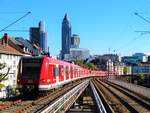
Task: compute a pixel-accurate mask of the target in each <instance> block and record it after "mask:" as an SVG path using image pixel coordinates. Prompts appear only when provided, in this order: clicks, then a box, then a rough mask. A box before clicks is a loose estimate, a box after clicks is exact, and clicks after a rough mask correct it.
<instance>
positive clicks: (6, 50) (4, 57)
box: [0, 34, 25, 98]
mask: <svg viewBox="0 0 150 113" xmlns="http://www.w3.org/2000/svg"><path fill="white" fill-rule="evenodd" d="M23 55H25V54H24V52H23V51H22V49H20V47H19V46H18V45H17V44H16V42H15V41H14V40H12V39H11V38H10V37H8V36H7V34H5V35H4V37H3V38H2V39H1V40H0V63H2V64H4V63H5V64H6V67H5V68H4V69H2V70H0V73H3V74H6V73H7V71H8V70H9V72H8V79H7V80H5V81H2V84H4V85H5V87H4V88H3V92H2V91H1V92H0V98H3V96H6V87H8V86H9V88H15V87H16V85H17V73H18V64H19V60H20V58H21V57H22V56H23Z"/></svg>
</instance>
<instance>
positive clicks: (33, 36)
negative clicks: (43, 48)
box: [30, 27, 40, 46]
mask: <svg viewBox="0 0 150 113" xmlns="http://www.w3.org/2000/svg"><path fill="white" fill-rule="evenodd" d="M30 41H31V42H32V43H34V44H36V45H38V46H40V31H39V28H38V27H31V28H30Z"/></svg>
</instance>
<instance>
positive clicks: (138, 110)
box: [93, 79, 150, 113]
mask: <svg viewBox="0 0 150 113" xmlns="http://www.w3.org/2000/svg"><path fill="white" fill-rule="evenodd" d="M93 83H94V84H95V86H96V87H97V89H99V90H101V91H100V92H101V93H102V94H103V95H105V96H104V98H105V99H104V100H105V101H106V103H108V104H109V106H110V107H111V108H112V110H113V111H112V112H115V113H120V112H121V113H124V112H125V113H130V112H132V113H150V103H149V102H147V101H146V100H143V99H140V97H139V96H138V95H136V94H134V93H133V92H130V91H127V90H126V89H124V88H122V87H119V86H117V85H115V84H112V83H108V82H102V81H101V80H100V79H94V80H93Z"/></svg>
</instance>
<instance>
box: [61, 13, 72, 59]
mask: <svg viewBox="0 0 150 113" xmlns="http://www.w3.org/2000/svg"><path fill="white" fill-rule="evenodd" d="M61 37H62V49H61V59H64V56H65V54H69V53H70V47H71V24H70V21H69V19H68V16H67V14H66V15H65V17H64V19H63V22H62V36H61Z"/></svg>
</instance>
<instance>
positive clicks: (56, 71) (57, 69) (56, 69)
mask: <svg viewBox="0 0 150 113" xmlns="http://www.w3.org/2000/svg"><path fill="white" fill-rule="evenodd" d="M54 75H55V76H59V68H57V67H56V68H54Z"/></svg>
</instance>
